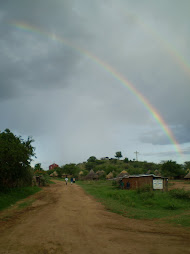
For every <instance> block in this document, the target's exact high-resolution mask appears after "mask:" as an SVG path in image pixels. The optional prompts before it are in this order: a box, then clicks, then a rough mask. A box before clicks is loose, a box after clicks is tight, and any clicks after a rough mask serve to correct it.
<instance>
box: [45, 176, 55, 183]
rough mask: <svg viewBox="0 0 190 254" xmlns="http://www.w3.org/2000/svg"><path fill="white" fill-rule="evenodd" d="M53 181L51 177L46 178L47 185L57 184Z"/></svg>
mask: <svg viewBox="0 0 190 254" xmlns="http://www.w3.org/2000/svg"><path fill="white" fill-rule="evenodd" d="M52 180H53V179H52V178H50V177H46V183H47V184H55V182H53V181H52Z"/></svg>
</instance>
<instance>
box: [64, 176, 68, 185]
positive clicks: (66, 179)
mask: <svg viewBox="0 0 190 254" xmlns="http://www.w3.org/2000/svg"><path fill="white" fill-rule="evenodd" d="M68 180H69V179H68V178H67V176H66V177H65V183H66V185H67V182H68Z"/></svg>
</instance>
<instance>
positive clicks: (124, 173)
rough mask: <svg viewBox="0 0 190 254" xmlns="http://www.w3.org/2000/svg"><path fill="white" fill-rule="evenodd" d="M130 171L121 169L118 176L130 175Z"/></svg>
mask: <svg viewBox="0 0 190 254" xmlns="http://www.w3.org/2000/svg"><path fill="white" fill-rule="evenodd" d="M128 175H129V174H128V172H127V171H126V170H123V171H121V173H120V174H119V175H117V178H123V177H124V176H128Z"/></svg>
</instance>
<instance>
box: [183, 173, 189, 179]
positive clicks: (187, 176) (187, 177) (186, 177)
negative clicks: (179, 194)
mask: <svg viewBox="0 0 190 254" xmlns="http://www.w3.org/2000/svg"><path fill="white" fill-rule="evenodd" d="M184 179H185V180H190V172H189V173H188V174H187V175H186V176H185V177H184Z"/></svg>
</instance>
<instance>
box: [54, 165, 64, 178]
mask: <svg viewBox="0 0 190 254" xmlns="http://www.w3.org/2000/svg"><path fill="white" fill-rule="evenodd" d="M55 171H56V172H57V174H58V177H62V174H63V168H60V167H56V168H55Z"/></svg>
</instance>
